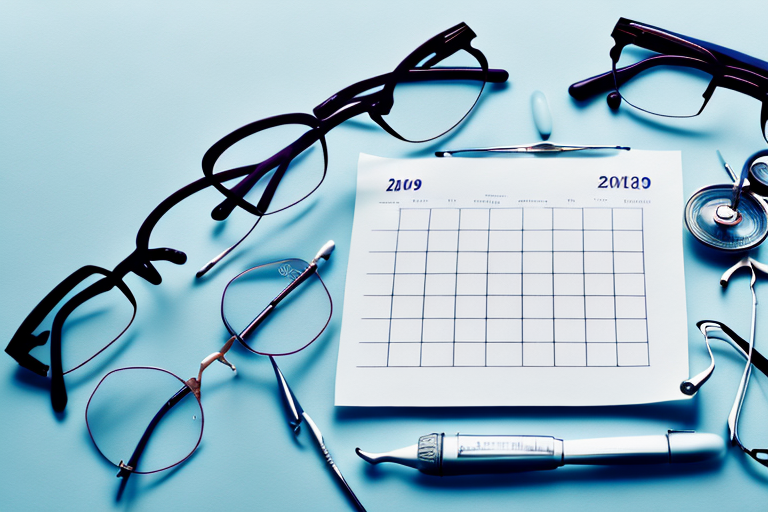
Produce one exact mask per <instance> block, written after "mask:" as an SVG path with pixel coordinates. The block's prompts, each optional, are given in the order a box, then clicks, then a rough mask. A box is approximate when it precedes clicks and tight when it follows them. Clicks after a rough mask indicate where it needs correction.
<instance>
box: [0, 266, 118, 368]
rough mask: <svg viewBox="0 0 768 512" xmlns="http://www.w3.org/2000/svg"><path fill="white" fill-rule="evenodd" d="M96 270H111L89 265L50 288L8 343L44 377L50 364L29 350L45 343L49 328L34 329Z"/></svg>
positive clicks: (22, 362)
mask: <svg viewBox="0 0 768 512" xmlns="http://www.w3.org/2000/svg"><path fill="white" fill-rule="evenodd" d="M93 274H101V275H103V276H107V275H109V271H108V270H107V269H104V268H101V267H96V266H93V265H86V266H84V267H81V268H79V269H77V270H75V271H74V272H72V274H70V275H69V276H67V278H66V279H64V280H63V281H62V282H60V283H59V284H57V285H56V286H55V287H54V288H53V290H51V291H50V292H48V295H46V296H45V297H43V300H41V301H40V302H39V303H38V304H37V306H35V307H34V309H32V311H31V312H30V313H29V314H28V315H27V317H26V318H25V319H24V321H23V322H22V323H21V325H20V326H19V328H18V329H16V332H15V333H14V335H13V337H12V338H11V341H9V342H8V346H6V347H5V353H6V354H8V355H9V356H11V357H12V358H13V359H15V360H16V362H17V363H19V365H21V366H23V367H24V368H26V369H27V370H30V371H32V372H35V373H36V374H38V375H40V376H41V377H45V376H47V375H48V365H46V364H43V363H41V362H40V361H38V360H37V359H36V358H34V357H32V356H31V355H30V354H29V352H30V351H31V350H32V349H33V348H35V347H39V346H42V345H45V343H46V342H47V341H48V336H49V335H50V331H43V332H41V333H40V334H36V335H35V334H32V333H33V332H34V331H35V329H37V328H38V327H39V326H40V324H41V323H42V321H43V320H45V317H46V316H48V315H49V314H50V312H51V311H53V308H55V307H56V305H57V304H58V303H59V302H61V300H62V299H63V298H64V297H65V296H66V295H67V294H68V293H69V292H71V291H72V290H73V289H74V288H75V286H77V285H78V284H80V283H81V282H83V281H84V280H85V279H86V278H87V277H89V276H91V275H93Z"/></svg>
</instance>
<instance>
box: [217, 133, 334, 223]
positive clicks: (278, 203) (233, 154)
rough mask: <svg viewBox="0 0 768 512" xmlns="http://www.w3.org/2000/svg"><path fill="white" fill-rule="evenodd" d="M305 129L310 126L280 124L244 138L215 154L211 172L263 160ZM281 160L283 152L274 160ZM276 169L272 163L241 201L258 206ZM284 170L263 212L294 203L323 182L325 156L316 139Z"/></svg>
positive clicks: (282, 147) (286, 145)
mask: <svg viewBox="0 0 768 512" xmlns="http://www.w3.org/2000/svg"><path fill="white" fill-rule="evenodd" d="M309 130H310V128H309V127H308V126H307V125H303V124H284V125H279V126H275V127H272V128H268V129H265V130H261V131H259V132H256V133H255V134H253V135H250V136H248V137H245V138H244V139H242V140H240V141H239V142H237V143H235V144H233V145H232V146H231V147H230V148H228V149H227V150H226V151H225V152H224V153H223V154H222V155H221V157H219V159H218V160H217V161H216V165H215V167H214V174H216V173H219V172H222V171H225V170H228V169H234V168H238V167H242V166H246V165H254V164H258V163H259V162H263V161H265V160H267V159H269V158H270V157H271V156H273V155H275V154H277V153H278V152H280V151H281V150H283V149H284V148H286V147H288V146H289V145H290V144H292V143H294V142H295V141H297V140H299V138H301V137H302V136H303V135H304V134H306V133H307V132H308V131H309ZM284 160H287V155H286V157H284V158H280V159H278V161H277V163H279V162H280V161H284ZM278 169H279V166H273V167H272V169H269V170H267V172H266V173H265V174H263V176H261V177H260V178H259V180H258V181H257V182H256V183H255V184H254V185H253V186H252V187H251V188H250V190H249V191H248V192H247V193H246V194H245V196H244V198H245V200H246V201H249V202H251V203H252V204H254V205H258V203H259V199H261V197H262V194H264V191H265V189H266V187H267V186H268V185H269V183H270V180H271V179H272V177H273V176H274V175H275V172H282V171H279V170H278ZM284 172H285V174H284V175H283V176H282V178H281V179H280V186H279V187H278V188H277V190H276V191H275V193H274V196H273V197H272V200H271V201H270V203H269V207H268V208H266V211H265V212H264V213H265V214H269V213H275V212H278V211H280V210H284V209H285V208H288V207H289V206H292V205H294V204H296V203H298V202H299V201H301V200H302V199H304V198H305V197H307V196H308V195H309V194H311V193H312V192H313V191H314V190H315V189H316V188H317V187H318V186H319V185H320V183H321V182H322V181H323V177H324V176H325V159H324V156H323V148H322V145H321V143H320V142H319V140H314V141H312V143H311V144H310V146H309V147H308V148H307V149H305V150H304V151H301V152H300V153H299V154H298V155H296V156H295V157H294V158H293V159H292V160H291V161H290V164H289V165H288V169H287V170H286V171H284Z"/></svg>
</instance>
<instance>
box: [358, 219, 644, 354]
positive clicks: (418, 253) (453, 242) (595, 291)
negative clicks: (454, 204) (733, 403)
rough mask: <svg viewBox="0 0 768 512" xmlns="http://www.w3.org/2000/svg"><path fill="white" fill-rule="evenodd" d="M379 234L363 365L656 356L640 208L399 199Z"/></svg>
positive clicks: (368, 292)
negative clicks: (419, 203)
mask: <svg viewBox="0 0 768 512" xmlns="http://www.w3.org/2000/svg"><path fill="white" fill-rule="evenodd" d="M371 235H372V237H374V239H375V243H374V244H373V245H375V247H374V246H372V247H370V250H369V251H368V254H369V257H370V258H371V262H370V263H371V264H370V265H368V268H369V269H371V272H368V273H367V274H366V279H367V282H366V286H365V290H366V293H365V294H364V300H365V301H366V304H365V306H366V307H364V308H363V309H364V311H365V314H364V316H363V318H362V321H363V323H364V325H366V327H367V328H366V329H365V332H366V339H361V340H359V345H360V346H361V347H363V348H362V350H363V352H364V354H363V357H362V359H361V361H360V364H358V366H359V367H410V366H415V367H426V366H429V367H459V366H502V367H508V366H552V367H556V366H567V367H574V366H575V367H579V366H583V367H586V366H614V367H616V366H649V365H650V360H649V358H650V353H649V349H648V326H647V314H646V311H647V307H646V306H647V305H646V294H645V261H644V248H645V244H644V240H643V210H642V208H631V207H630V208H616V207H613V208H611V207H595V208H583V207H582V208H551V207H517V208H401V209H400V211H399V215H397V224H396V225H395V226H393V229H379V230H372V231H371ZM382 300H386V301H387V302H381V301H382ZM380 332H381V333H382V334H381V335H380V334H379V333H380ZM384 333H385V334H384ZM382 350H383V355H381V356H377V355H376V354H382Z"/></svg>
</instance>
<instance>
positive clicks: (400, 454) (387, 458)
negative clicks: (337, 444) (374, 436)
mask: <svg viewBox="0 0 768 512" xmlns="http://www.w3.org/2000/svg"><path fill="white" fill-rule="evenodd" d="M355 453H356V454H357V455H358V457H360V458H361V459H363V460H364V461H365V462H367V463H369V464H379V463H381V462H394V463H396V464H402V465H403V466H408V467H411V468H418V465H419V447H418V445H415V444H414V445H411V446H406V447H405V448H399V449H397V450H392V451H391V452H386V453H368V452H364V451H363V450H361V449H360V448H355Z"/></svg>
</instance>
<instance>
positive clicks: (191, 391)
mask: <svg viewBox="0 0 768 512" xmlns="http://www.w3.org/2000/svg"><path fill="white" fill-rule="evenodd" d="M123 370H158V371H161V372H165V373H167V374H168V375H170V376H172V377H174V378H176V379H178V381H179V382H181V384H182V386H184V387H182V388H181V390H179V391H177V392H176V394H178V393H181V392H183V393H184V396H186V395H187V394H192V396H194V397H195V400H197V405H198V407H199V409H200V435H199V436H198V438H197V442H196V443H195V446H194V448H192V451H190V452H189V453H188V454H187V456H186V457H184V458H183V459H181V460H179V461H178V462H175V463H173V464H171V465H170V466H166V467H163V468H160V469H155V470H152V471H137V470H136V469H135V468H130V469H127V467H126V468H124V467H122V466H121V465H120V464H115V463H114V462H112V460H110V459H109V457H107V456H106V455H105V454H104V452H102V451H101V448H99V445H98V443H97V442H96V439H94V437H93V431H92V430H91V425H90V423H88V409H89V408H90V406H91V400H93V397H94V396H96V391H98V389H99V387H100V386H101V385H102V384H103V383H104V381H105V380H106V379H107V377H109V376H110V375H112V374H113V373H116V372H120V371H123ZM193 378H194V377H193ZM174 396H176V395H174ZM182 398H183V397H182ZM164 415H165V413H164V414H163V416H164ZM85 426H86V428H87V429H88V435H89V436H90V438H91V441H92V442H93V445H94V446H95V447H96V451H98V452H99V454H101V456H102V457H104V458H105V459H106V460H107V461H108V462H109V463H110V464H112V465H113V466H115V467H117V468H119V469H120V471H119V472H118V474H117V476H118V477H120V476H124V475H123V473H124V472H128V473H135V474H137V475H150V474H152V473H159V472H161V471H165V470H167V469H170V468H172V467H174V466H178V465H179V464H181V463H182V462H184V461H186V460H187V459H189V458H190V457H191V456H192V454H194V453H195V452H196V451H197V449H198V447H199V446H200V442H201V441H202V439H203V430H204V429H205V412H204V411H203V402H202V400H201V398H200V391H199V389H198V390H197V391H196V390H195V389H194V388H193V387H192V386H191V385H190V383H189V381H184V380H183V379H182V378H181V377H179V376H178V375H176V374H175V373H173V372H171V371H169V370H166V369H165V368H160V367H157V366H125V367H122V368H115V369H114V370H112V371H110V372H109V373H107V374H106V375H104V377H102V378H101V380H100V381H99V383H98V384H97V385H96V387H95V388H94V389H93V392H92V393H91V396H90V397H89V398H88V402H87V403H86V405H85ZM145 432H146V431H145ZM150 435H151V434H150ZM141 452H142V453H143V450H142V451H141ZM129 462H130V461H129ZM121 463H122V461H121Z"/></svg>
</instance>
